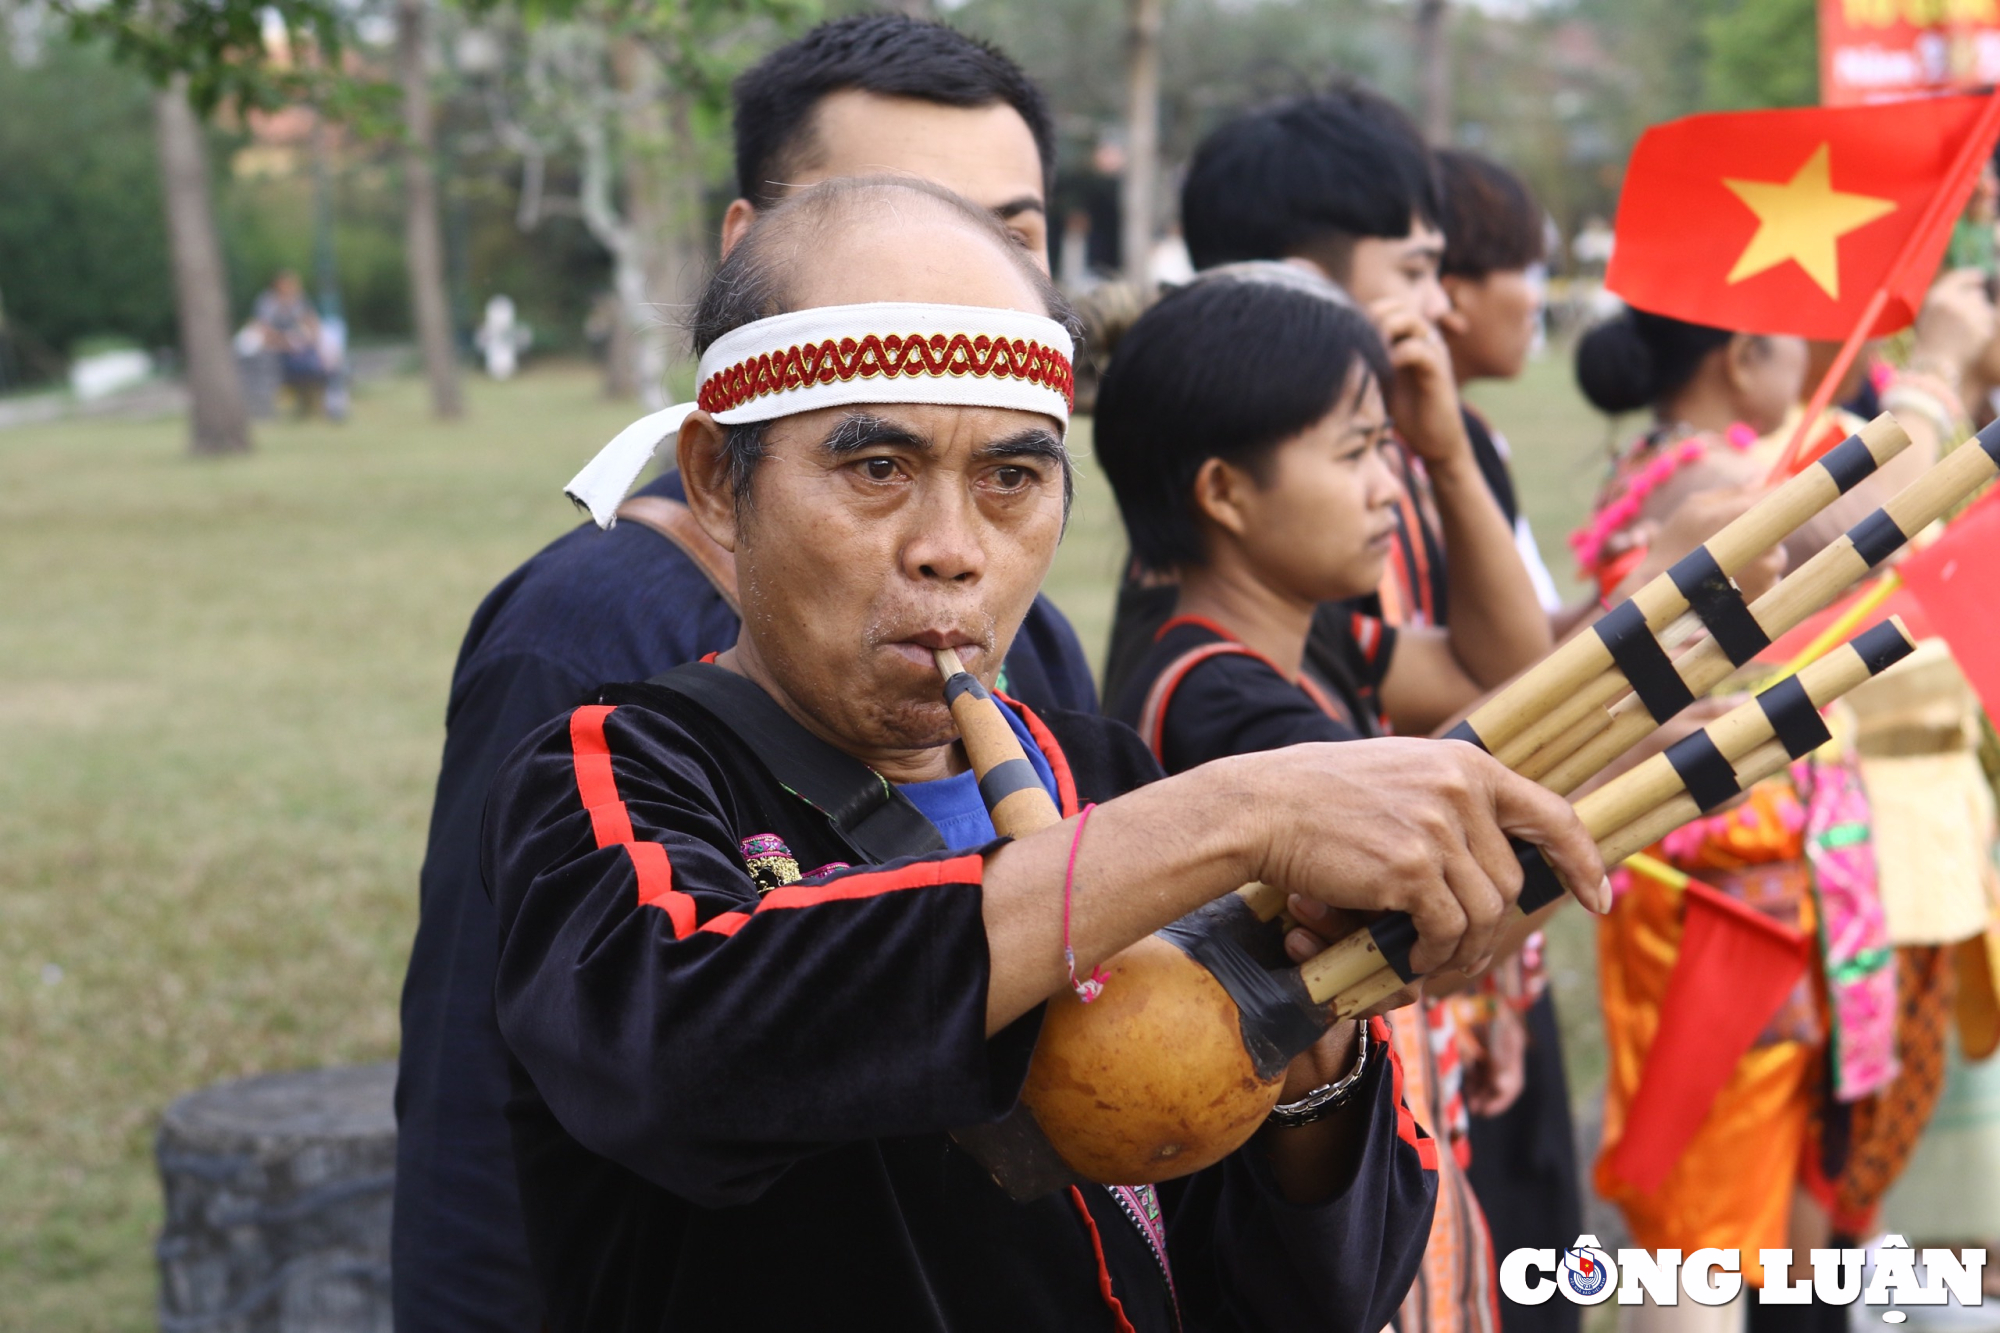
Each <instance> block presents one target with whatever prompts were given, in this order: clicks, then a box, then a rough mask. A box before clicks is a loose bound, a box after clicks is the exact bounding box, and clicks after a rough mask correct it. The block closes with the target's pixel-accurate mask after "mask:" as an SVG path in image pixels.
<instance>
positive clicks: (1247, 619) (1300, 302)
mask: <svg viewBox="0 0 2000 1333" xmlns="http://www.w3.org/2000/svg"><path fill="white" fill-rule="evenodd" d="M1385 390H1388V391H1392V392H1394V393H1396V394H1397V395H1398V396H1399V397H1401V398H1402V399H1403V400H1404V401H1405V402H1406V403H1411V404H1418V405H1422V406H1423V407H1425V408H1427V409H1428V410H1423V411H1418V412H1409V413H1406V414H1405V417H1404V424H1403V434H1404V436H1405V438H1411V439H1412V444H1413V447H1416V448H1418V449H1420V450H1422V453H1423V456H1424V457H1426V458H1429V459H1432V460H1434V462H1433V464H1432V479H1433V480H1434V482H1435V483H1436V485H1437V487H1438V490H1439V493H1440V495H1441V496H1442V497H1444V498H1445V499H1446V501H1447V503H1446V504H1445V506H1444V512H1445V513H1446V514H1448V515H1457V516H1460V521H1458V522H1456V523H1454V524H1453V525H1452V526H1451V527H1448V528H1447V529H1446V531H1447V534H1448V536H1449V538H1450V541H1451V550H1452V554H1453V556H1454V557H1455V561H1454V568H1455V569H1457V570H1458V571H1459V575H1458V578H1459V582H1458V585H1457V587H1458V590H1459V592H1460V593H1461V594H1462V597H1461V600H1460V605H1459V614H1458V615H1457V616H1455V617H1453V619H1452V621H1451V623H1450V626H1449V628H1439V627H1436V626H1406V627H1404V628H1403V629H1402V630H1401V631H1400V632H1398V631H1397V630H1394V629H1383V630H1381V631H1380V635H1381V638H1380V641H1379V642H1377V643H1375V644H1373V645H1372V649H1373V651H1372V653H1371V654H1370V665H1371V669H1370V670H1368V671H1367V672H1366V673H1365V674H1363V676H1362V681H1361V685H1360V687H1359V688H1357V687H1356V686H1355V685H1354V684H1352V683H1350V682H1348V681H1343V680H1340V679H1337V678H1333V679H1316V674H1317V673H1315V671H1314V670H1313V669H1312V665H1311V663H1310V662H1309V661H1308V659H1307V652H1306V641H1307V637H1308V634H1309V632H1310V630H1311V629H1312V626H1313V621H1314V615H1315V612H1316V610H1317V608H1318V607H1320V606H1321V605H1323V604H1326V603H1337V602H1340V601H1343V600H1345V599H1350V598H1355V597H1360V596H1365V595H1366V594H1367V593H1369V592H1370V591H1371V590H1372V589H1373V588H1375V587H1376V585H1377V584H1378V583H1379V582H1380V580H1381V578H1382V573H1383V568H1384V565H1385V564H1386V562H1387V560H1388V557H1389V554H1390V550H1391V547H1392V541H1393V537H1394V533H1395V525H1396V509H1397V502H1398V499H1399V496H1400V489H1401V488H1400V484H1399V482H1398V479H1397V477H1396V474H1395V469H1394V465H1393V463H1392V461H1391V456H1390V455H1391V451H1392V450H1393V449H1394V448H1395V443H1394V441H1393V439H1392V438H1391V436H1390V432H1389V422H1388V415H1387V413H1386V411H1385V409H1384V406H1383V402H1384V395H1385ZM1427 431H1429V432H1436V433H1438V434H1439V435H1440V436H1442V437H1443V438H1439V439H1429V438H1423V437H1421V436H1420V434H1419V433H1420V432H1427ZM1095 448H1096V452H1097V457H1098V459H1099V461H1100V462H1101V463H1102V464H1103V466H1104V470H1105V472H1106V474H1107V475H1108V476H1109V477H1110V478H1111V484H1112V489H1113V491H1114V492H1115V493H1116V495H1117V498H1118V507H1119V512H1120V513H1121V514H1122V515H1123V516H1124V520H1125V526H1126V530H1127V531H1128V532H1129V533H1130V534H1131V537H1132V544H1133V548H1134V551H1135V553H1136V554H1137V556H1138V558H1139V559H1140V560H1141V561H1143V562H1144V563H1145V564H1146V565H1147V566H1148V567H1149V568H1162V569H1167V570H1169V571H1171V572H1172V573H1173V575H1174V576H1175V581H1176V589H1177V598H1176V604H1175V607H1174V612H1173V616H1172V618H1171V619H1169V620H1168V621H1167V623H1166V624H1165V625H1164V626H1162V627H1161V630H1160V632H1159V634H1158V635H1157V636H1156V637H1155V639H1154V641H1153V643H1152V644H1151V646H1150V647H1149V649H1148V651H1147V652H1146V653H1145V655H1144V656H1143V657H1142V658H1141V659H1140V661H1139V663H1138V665H1137V667H1136V669H1135V670H1134V672H1133V673H1132V675H1131V677H1130V678H1129V679H1128V680H1127V681H1126V682H1125V684H1124V686H1123V687H1122V689H1121V691H1120V692H1119V694H1117V695H1115V696H1112V698H1111V708H1110V711H1111V713H1112V715H1113V716H1114V717H1117V718H1119V719H1120V720H1122V721H1125V722H1128V723H1131V724H1133V726H1135V727H1136V728H1137V729H1138V731H1139V734H1140V737H1141V739H1143V740H1145V741H1146V742H1147V744H1148V745H1149V746H1150V747H1151V748H1152V750H1153V752H1154V754H1155V755H1156V756H1157V757H1158V758H1159V759H1160V761H1161V764H1162V765H1163V766H1164V767H1165V768H1166V770H1167V771H1168V772H1169V773H1180V772H1185V771H1187V770H1189V769H1194V768H1198V767H1200V766H1201V765H1203V764H1207V763H1209V762H1211V761H1214V760H1219V759H1224V758H1227V757H1230V756H1234V755H1241V754H1249V753H1252V752H1257V751H1264V750H1274V749H1281V748H1284V747H1286V746H1292V745H1299V744H1304V743H1307V742H1314V741H1348V740H1357V739H1361V738H1365V737H1372V736H1377V735H1380V734H1381V732H1382V727H1381V724H1380V722H1379V720H1378V719H1377V718H1376V717H1374V716H1373V706H1374V696H1375V689H1376V687H1377V686H1379V687H1380V688H1381V689H1382V690H1383V691H1384V692H1387V693H1390V694H1392V695H1393V694H1396V693H1407V692H1409V691H1412V690H1419V689H1420V690H1423V691H1425V692H1428V693H1430V694H1432V695H1434V696H1435V697H1436V701H1437V703H1438V704H1439V705H1440V706H1442V707H1447V708H1448V709H1449V710H1450V711H1457V710H1459V709H1463V708H1465V707H1468V706H1470V705H1471V704H1472V702H1473V701H1474V700H1476V699H1477V698H1478V697H1479V695H1480V694H1482V693H1483V692H1484V690H1485V689H1487V688H1489V687H1490V681H1487V682H1482V680H1481V679H1480V677H1479V675H1478V672H1479V670H1480V669H1482V668H1483V669H1484V670H1486V671H1491V672H1495V673H1498V674H1500V675H1502V676H1504V675H1509V674H1512V673H1513V672H1515V671H1518V670H1521V669H1523V668H1525V667H1527V666H1528V665H1529V664H1530V663H1532V662H1534V661H1535V660H1536V659H1537V658H1539V657H1540V656H1541V655H1542V654H1543V653H1544V652H1546V651H1547V647H1548V626H1547V621H1546V618H1545V617H1544V616H1543V615H1542V613H1541V610H1540V607H1539V606H1538V604H1537V602H1536V600H1535V591H1534V586H1533V584H1532V583H1531V582H1530V581H1529V579H1528V577H1527V573H1526V571H1525V570H1524V569H1522V567H1521V564H1520V561H1519V560H1517V559H1515V558H1513V529H1512V527H1511V526H1510V525H1509V524H1508V523H1507V521H1506V519H1505V518H1504V517H1503V516H1502V515H1501V513H1500V512H1499V509H1498V507H1497V506H1496V505H1495V504H1494V502H1493V500H1492V498H1491V496H1490V495H1488V494H1487V493H1486V483H1485V479H1484V478H1483V477H1482V476H1481V475H1480V471H1479V467H1478V464H1477V462H1476V460H1475V459H1474V458H1473V456H1472V451H1471V446H1470V442H1469V441H1468V440H1467V439H1466V437H1465V433H1464V431H1463V429H1462V424H1461V422H1460V419H1459V415H1458V410H1457V399H1456V395H1455V394H1454V393H1453V392H1452V380H1451V368H1450V365H1449V362H1448V360H1447V358H1446V356H1445V354H1444V349H1443V348H1442V347H1440V346H1437V345H1436V344H1434V343H1423V342H1419V341H1416V340H1411V339H1405V340H1403V341H1400V342H1398V343H1397V344H1396V345H1395V346H1394V347H1393V348H1388V349H1385V348H1384V347H1383V346H1382V342H1381V340H1380V339H1379V338H1378V337H1377V335H1376V333H1375V330H1374V329H1373V328H1372V327H1371V326H1370V323H1369V321H1368V319H1367V318H1366V317H1365V316H1363V315H1362V314H1361V313H1360V312H1358V311H1357V310H1355V309H1354V308H1353V307H1352V306H1351V305H1349V304H1348V302H1347V301H1346V299H1345V298H1344V297H1343V296H1342V295H1341V293H1340V292H1339V291H1338V290H1337V289H1336V288H1334V287H1333V286H1332V285H1331V284H1329V283H1327V282H1326V281H1324V280H1323V279H1320V278H1318V277H1316V276H1312V275H1309V274H1306V273H1302V272H1299V271H1298V270H1296V269H1293V268H1289V267H1286V266H1283V265H1277V264H1239V265H1232V266H1228V267H1224V268H1221V269H1214V270H1210V271H1209V272H1208V273H1206V274H1204V275H1202V277H1200V278H1198V279H1197V280H1196V281H1195V283H1194V284H1193V285H1192V286H1189V287H1187V288H1184V289H1182V290H1180V291H1177V292H1174V293H1171V294H1170V295H1168V296H1166V297H1165V298H1163V299H1162V300H1161V301H1160V303H1159V304H1158V305H1156V306H1154V307H1153V308H1152V309H1151V310H1150V311H1148V312H1147V313H1146V314H1145V315H1144V316H1142V317H1141V318H1140V319H1139V321H1138V322H1137V323H1136V324H1135V325H1134V326H1133V327H1132V329H1131V331H1130V332H1129V333H1127V334H1126V336H1125V337H1124V338H1123V339H1122V340H1121V341H1120V343H1119V346H1118V350H1117V352H1116V353H1114V354H1113V356H1112V359H1111V364H1110V367H1109V368H1108V369H1107V371H1106V373H1105V376H1104V381H1103V384H1102V385H1101V386H1100V388H1099V391H1098V400H1097V422H1096V435H1095ZM1461 491H1470V492H1472V493H1474V494H1475V495H1476V496H1477V497H1478V501H1479V503H1475V504H1466V505H1458V504H1453V503H1450V501H1451V498H1452V497H1453V496H1454V494H1455V493H1456V492H1461ZM1475 664H1477V665H1476V666H1475ZM1293 912H1294V915H1295V916H1296V917H1297V918H1298V919H1299V920H1300V921H1302V922H1305V923H1308V924H1309V925H1310V926H1311V927H1312V929H1313V930H1318V931H1321V932H1322V933H1323V934H1324V936H1325V938H1327V939H1335V938H1339V936H1340V935H1341V934H1342V933H1343V931H1342V927H1344V926H1349V925H1350V923H1348V922H1347V921H1345V920H1344V919H1335V918H1334V917H1332V916H1329V915H1328V914H1326V913H1323V912H1321V911H1319V910H1318V908H1317V905H1316V904H1310V903H1305V902H1302V901H1295V902H1294V904H1293ZM1287 946H1288V948H1289V949H1290V951H1291V953H1292V956H1293V957H1294V959H1296V960H1299V961H1303V959H1304V958H1305V957H1307V956H1310V954H1311V953H1313V952H1316V951H1317V950H1318V949H1319V948H1321V947H1324V944H1323V942H1322V941H1320V940H1316V939H1315V938H1314V937H1313V935H1312V934H1311V932H1310V931H1308V930H1306V929H1301V930H1298V931H1294V932H1293V934H1292V936H1291V938H1289V939H1288V941H1287ZM1390 1017H1391V1033H1390V1041H1391V1048H1392V1049H1394V1050H1396V1051H1397V1052H1399V1054H1400V1055H1401V1058H1402V1062H1403V1068H1404V1072H1405V1078H1406V1083H1405V1089H1406V1095H1407V1096H1408V1098H1409V1100H1410V1104H1411V1109H1412V1111H1413V1112H1414V1113H1415V1115H1416V1117H1417V1120H1418V1123H1419V1124H1420V1125H1422V1126H1423V1127H1424V1128H1425V1129H1427V1130H1428V1131H1429V1132H1431V1133H1432V1134H1433V1135H1434V1136H1435V1137H1436V1138H1438V1139H1439V1140H1440V1141H1441V1142H1443V1143H1444V1144H1446V1145H1447V1147H1449V1148H1450V1149H1451V1151H1448V1152H1445V1153H1440V1154H1439V1178H1438V1206H1437V1211H1436V1213H1435V1215H1434V1217H1433V1219H1432V1222H1431V1229H1430V1236H1429V1240H1428V1242H1427V1244H1426V1247H1425V1253H1424V1259H1423V1263H1422V1265H1421V1267H1420V1268H1419V1270H1418V1277H1417V1282H1416V1285H1415V1286H1414V1288H1413V1289H1412V1291H1411V1293H1410V1294H1409V1296H1408V1297H1407V1298H1406V1299H1405V1300H1404V1302H1403V1304H1402V1306H1401V1310H1400V1313H1399V1314H1398V1316H1397V1320H1396V1324H1397V1327H1398V1328H1399V1329H1401V1330H1403V1333H1483V1331H1484V1330H1490V1329H1492V1328H1493V1326H1494V1320H1495V1318H1496V1314H1497V1312H1496V1311H1495V1309H1494V1308H1493V1302H1494V1296H1495V1292H1496V1291H1497V1283H1496V1276H1495V1273H1494V1270H1493V1267H1492V1263H1493V1255H1494V1252H1495V1251H1494V1247H1493V1245H1492V1244H1491V1242H1490V1240H1489V1235H1488V1227H1487V1222H1486V1219H1485V1217H1484V1215H1483V1213H1482V1209H1481V1207H1480V1204H1479V1202H1478V1201H1477V1200H1476V1199H1475V1198H1474V1195H1473V1192H1472V1189H1471V1187H1470V1185H1469V1184H1468V1183H1467V1180H1466V1177H1465V1174H1464V1171H1465V1166H1466V1161H1465V1157H1464V1154H1463V1135H1462V1133H1460V1132H1458V1131H1457V1130H1456V1128H1455V1126H1456V1125H1457V1124H1459V1123H1460V1122H1462V1120H1463V1115H1462V1113H1461V1112H1460V1111H1459V1109H1458V1107H1457V1105H1456V1095H1455V1092H1454V1072H1453V1071H1454V1067H1455V1066H1454V1061H1455V1057H1456V1047H1455V1045H1454V1043H1453V1042H1452V1041H1451V1039H1450V1037H1451V1034H1450V1031H1449V1028H1448V1027H1447V1026H1445V1020H1446V1018H1447V1015H1446V1014H1445V1013H1444V1011H1443V1010H1441V1009H1440V1008H1438V1006H1436V1005H1435V1004H1433V1003H1432V1002H1431V1001H1429V1000H1428V999H1426V1000H1425V1001H1424V1002H1422V1003H1421V1004H1420V1005H1418V1006H1417V1007H1415V1008H1405V1009H1400V1010H1398V1011H1396V1012H1395V1013H1394V1014H1392V1015H1391V1016H1390ZM1574 1235H1575V1233H1574V1232H1572V1233H1571V1236H1568V1237H1564V1238H1563V1243H1564V1244H1567V1243H1569V1241H1570V1240H1571V1239H1572V1237H1573V1236H1574Z"/></svg>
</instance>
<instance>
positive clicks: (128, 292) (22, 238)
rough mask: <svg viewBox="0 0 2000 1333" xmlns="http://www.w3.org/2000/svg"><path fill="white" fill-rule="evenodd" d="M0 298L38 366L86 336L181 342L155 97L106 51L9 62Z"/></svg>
mask: <svg viewBox="0 0 2000 1333" xmlns="http://www.w3.org/2000/svg"><path fill="white" fill-rule="evenodd" d="M0 181H4V182H6V184H5V186H4V188H0V300H4V301H5V306H6V313H7V319H8V323H9V326H10V329H11V330H12V331H13V332H14V335H15V340H16V342H17V343H18V345H19V350H20V351H21V352H23V353H25V355H24V357H23V359H24V360H26V361H27V362H28V363H29V365H28V367H27V368H28V369H30V370H34V371H39V372H41V373H42V374H49V373H53V372H54V371H56V370H58V369H60V364H61V358H62V357H63V356H65V355H67V353H68V351H69V348H70V345H71V344H72V343H74V342H75V341H76V340H77V339H79V338H83V337H87V336H90V335H92V334H123V335H125V336H126V337H128V338H132V339H136V340H138V341H140V342H142V343H144V344H146V345H148V346H158V345H162V344H166V343H170V342H172V341H173V338H174V297H173V286H172V281H171V278H170V276H169V274H168V270H167V241H166V222H165V219H164V218H163V217H162V216H161V212H160V180H159V165H158V161H157V158H156V156H155V153H154V148H153V103H152V90H151V88H150V87H149V85H148V84H147V83H146V81H145V80H144V79H142V78H139V77H138V76H136V75H135V74H133V73H132V72H131V71H129V70H127V69H123V68H121V67H119V66H116V65H114V64H113V63H112V62H111V61H110V60H109V59H108V58H106V56H105V53H104V52H103V50H102V49H101V48H96V47H83V46H72V45H69V44H67V43H55V44H52V45H51V46H49V48H48V49H47V51H46V53H45V58H44V60H43V62H42V63H41V64H39V65H38V66H37V67H35V68H23V67H21V66H20V65H17V64H15V63H14V62H13V61H11V60H8V59H7V58H6V57H5V56H4V55H0Z"/></svg>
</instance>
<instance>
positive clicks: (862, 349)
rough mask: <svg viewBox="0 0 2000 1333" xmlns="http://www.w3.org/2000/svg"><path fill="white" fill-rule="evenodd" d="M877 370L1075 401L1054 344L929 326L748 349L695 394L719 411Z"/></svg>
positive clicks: (870, 375) (873, 373)
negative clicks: (1019, 387) (757, 351)
mask: <svg viewBox="0 0 2000 1333" xmlns="http://www.w3.org/2000/svg"><path fill="white" fill-rule="evenodd" d="M876 375H881V376H883V377H885V378H888V379H894V378H895V377H897V376H899V375H909V376H918V375H935V376H947V375H949V376H954V377H957V376H965V375H971V376H974V377H975V378H987V379H1018V380H1025V381H1026V382H1028V383H1029V384H1037V385H1040V386H1042V387H1043V388H1047V389H1053V390H1055V391H1057V392H1059V393H1061V394H1062V396H1063V401H1064V402H1065V403H1069V404H1071V405H1072V406H1074V404H1075V401H1076V380H1075V376H1074V374H1073V373H1072V371H1071V369H1070V362H1069V358H1068V357H1067V356H1064V355H1063V354H1062V353H1061V352H1060V351H1058V350H1057V349H1055V348H1053V347H1047V346H1044V345H1043V344H1041V343H1038V342H1033V341H1030V340H1028V339H1025V338H993V337H990V336H988V335H986V334H983V333H982V334H980V335H979V336H978V337H976V338H974V337H967V336H966V335H965V334H963V333H959V334H954V335H952V336H951V337H950V338H947V337H945V335H944V334H942V333H934V334H932V335H931V336H930V337H928V338H925V337H922V336H921V335H912V336H909V337H905V336H904V335H902V334H899V333H892V334H890V335H888V336H887V337H882V336H880V335H878V334H873V333H871V334H869V335H867V336H866V337H864V338H859V339H856V338H842V339H841V340H840V341H839V342H838V343H836V342H834V340H833V339H831V338H828V339H826V340H825V341H824V342H816V343H806V344H804V345H803V346H792V347H788V348H786V349H785V350H784V351H782V352H770V353H765V354H764V355H761V356H754V357H751V358H750V359H748V360H746V361H739V362H737V363H736V364H735V365H732V366H725V367H724V368H723V369H721V370H718V371H717V372H715V374H713V375H711V376H710V377H709V378H708V379H707V380H706V381H704V382H703V384H702V386H701V393H700V394H699V395H698V398H697V401H699V402H700V404H701V407H702V409H703V410H704V411H707V412H726V411H728V410H729V409H731V408H736V407H741V406H743V405H744V404H745V403H748V402H751V401H753V400H755V399H758V398H762V397H763V396H765V395H766V394H772V393H782V392H784V391H786V390H788V389H803V388H809V387H811V386H812V385H815V384H833V383H837V382H839V381H843V380H852V379H871V378H873V377H874V376H876Z"/></svg>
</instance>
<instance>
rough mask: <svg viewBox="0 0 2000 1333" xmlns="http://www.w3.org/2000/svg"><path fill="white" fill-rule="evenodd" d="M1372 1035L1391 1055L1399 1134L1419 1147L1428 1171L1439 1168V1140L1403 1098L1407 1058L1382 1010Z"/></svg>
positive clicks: (1374, 1021) (1373, 1020) (1391, 1087)
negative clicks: (1398, 1050)
mask: <svg viewBox="0 0 2000 1333" xmlns="http://www.w3.org/2000/svg"><path fill="white" fill-rule="evenodd" d="M1368 1035H1369V1036H1370V1037H1372V1038H1373V1039H1374V1040H1375V1042H1376V1043H1377V1045H1378V1047H1379V1048H1380V1049H1381V1050H1383V1051H1386V1052H1388V1055H1389V1095H1390V1096H1392V1097H1394V1098H1395V1099H1396V1137H1397V1138H1399V1139H1401V1140H1402V1141H1403V1142H1405V1143H1407V1144H1409V1145H1410V1146H1411V1147H1412V1148H1415V1149H1416V1150H1417V1165H1418V1166H1421V1167H1422V1168H1423V1169H1424V1170H1426V1171H1435V1170H1437V1169H1438V1145H1437V1140H1436V1139H1434V1138H1432V1137H1431V1136H1430V1135H1428V1134H1426V1133H1424V1131H1423V1130H1422V1129H1421V1128H1420V1127H1419V1126H1418V1124H1417V1118H1416V1117H1415V1116H1413V1115H1411V1114H1410V1106H1409V1103H1408V1102H1406V1101H1404V1100H1403V1061H1402V1058H1401V1057H1400V1056H1398V1055H1397V1054H1396V1046H1395V1043H1394V1042H1393V1041H1391V1040H1390V1039H1389V1023H1388V1020H1387V1019H1385V1018H1383V1017H1382V1016H1381V1015H1380V1014H1377V1015H1375V1017H1373V1018H1371V1019H1369V1020H1368Z"/></svg>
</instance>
